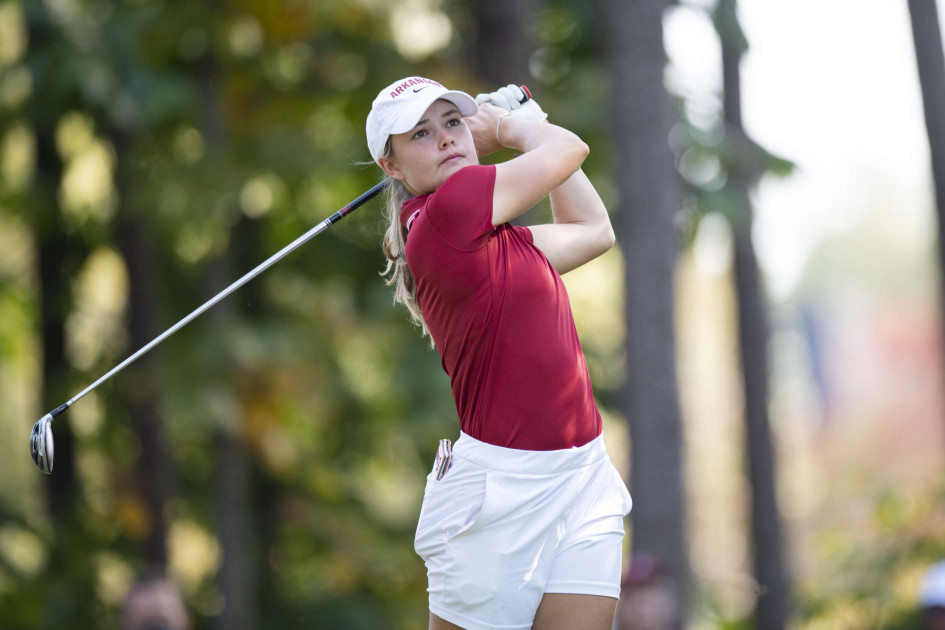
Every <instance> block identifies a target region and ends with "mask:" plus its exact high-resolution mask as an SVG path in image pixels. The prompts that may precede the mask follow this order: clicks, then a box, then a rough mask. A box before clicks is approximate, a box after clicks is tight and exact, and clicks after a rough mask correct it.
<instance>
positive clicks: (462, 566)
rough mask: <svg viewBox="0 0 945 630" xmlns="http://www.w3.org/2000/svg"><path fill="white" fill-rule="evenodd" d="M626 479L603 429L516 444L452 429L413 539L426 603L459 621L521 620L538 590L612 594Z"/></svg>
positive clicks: (510, 625)
mask: <svg viewBox="0 0 945 630" xmlns="http://www.w3.org/2000/svg"><path fill="white" fill-rule="evenodd" d="M630 506H631V500H630V494H629V493H628V492H627V488H626V486H625V485H624V483H623V480H622V479H621V478H620V475H619V474H618V473H617V470H616V469H615V468H614V466H613V464H612V463H611V461H610V458H609V457H608V456H607V452H606V450H605V449H604V439H603V436H599V437H598V438H596V439H595V440H593V441H591V442H589V443H587V444H585V445H583V446H580V447H575V448H570V449H562V450H557V451H523V450H516V449H510V448H503V447H500V446H493V445H491V444H486V443H485V442H480V441H479V440H476V439H475V438H472V437H470V436H469V435H466V434H465V433H463V434H461V435H460V439H459V440H458V441H457V442H456V445H455V446H454V447H453V455H452V463H451V466H450V468H449V469H448V471H447V472H446V474H445V475H444V476H443V477H442V479H440V480H437V479H436V474H435V471H434V472H431V473H430V475H429V476H428V477H427V485H426V489H425V490H424V495H423V507H422V509H421V510H420V520H419V522H418V524H417V535H416V539H415V541H414V548H415V549H416V551H417V553H418V554H419V555H420V557H421V558H423V561H424V563H425V564H426V566H427V576H428V579H429V588H428V589H427V590H428V591H429V593H430V611H431V612H433V613H434V614H435V615H437V616H438V617H440V618H442V619H445V620H446V621H449V622H451V623H454V624H456V625H458V626H460V627H462V628H466V629H467V630H498V629H502V630H506V629H508V630H513V629H514V630H528V629H529V628H531V626H532V622H533V621H534V618H535V612H536V611H537V609H538V605H539V604H540V603H541V598H542V596H543V595H544V594H545V593H577V594H586V595H602V596H606V597H614V598H617V597H619V595H620V578H621V561H622V556H623V554H622V548H621V547H622V540H623V536H624V523H623V519H624V516H626V515H627V514H628V513H629V512H630Z"/></svg>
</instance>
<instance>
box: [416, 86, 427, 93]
mask: <svg viewBox="0 0 945 630" xmlns="http://www.w3.org/2000/svg"><path fill="white" fill-rule="evenodd" d="M428 87H430V86H429V85H424V86H423V87H418V88H414V89H413V92H414V94H416V93H417V92H419V91H420V90H425V89H427V88H428Z"/></svg>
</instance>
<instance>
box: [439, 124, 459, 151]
mask: <svg viewBox="0 0 945 630" xmlns="http://www.w3.org/2000/svg"><path fill="white" fill-rule="evenodd" d="M437 134H438V136H437V144H438V145H439V147H440V148H441V149H445V148H446V147H448V146H450V145H451V144H453V143H454V142H455V141H454V140H453V136H452V135H451V134H450V133H449V132H448V131H446V130H445V129H440V130H439V131H438V132H437Z"/></svg>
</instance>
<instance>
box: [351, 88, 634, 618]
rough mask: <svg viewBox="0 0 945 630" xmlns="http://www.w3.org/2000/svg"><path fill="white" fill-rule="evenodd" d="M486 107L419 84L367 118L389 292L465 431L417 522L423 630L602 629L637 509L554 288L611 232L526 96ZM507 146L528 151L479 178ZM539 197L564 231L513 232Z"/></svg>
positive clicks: (435, 476)
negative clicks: (428, 347) (382, 189)
mask: <svg viewBox="0 0 945 630" xmlns="http://www.w3.org/2000/svg"><path fill="white" fill-rule="evenodd" d="M479 100H480V101H481V102H482V105H477V102H476V100H474V99H473V98H472V97H471V96H469V95H468V94H466V93H464V92H458V91H454V90H447V89H446V88H445V87H443V86H442V85H440V84H439V83H437V82H435V81H431V80H429V79H424V78H420V77H411V78H407V79H403V80H401V81H397V82H395V83H392V84H391V85H390V86H389V87H387V88H385V89H383V90H381V92H380V93H379V94H378V96H377V99H376V100H375V101H374V103H373V105H372V108H371V113H370V114H369V115H368V119H367V142H368V147H369V148H370V151H371V156H372V157H373V158H374V160H375V161H376V162H377V163H378V164H379V165H380V167H381V168H382V169H383V170H384V172H385V173H387V175H389V176H390V177H391V178H392V179H393V182H392V186H391V187H390V193H389V200H388V212H389V219H390V226H389V228H388V230H387V233H386V235H385V237H384V243H383V247H384V251H385V253H386V255H387V257H388V258H389V263H388V268H387V274H388V276H389V283H390V284H392V285H394V290H395V299H396V300H397V301H400V302H402V303H404V304H405V305H406V306H407V308H408V309H409V310H410V312H411V314H412V315H413V317H414V318H415V319H416V321H417V322H418V323H419V324H420V325H421V326H422V327H423V329H424V332H426V333H429V335H430V336H431V338H432V340H433V342H434V344H435V345H436V348H437V350H438V352H439V354H440V357H441V359H442V364H443V368H444V369H445V370H446V372H447V374H449V376H450V381H451V386H452V390H453V396H454V398H455V400H456V409H457V411H458V413H459V418H460V429H461V434H460V437H459V439H458V441H457V442H456V444H455V446H453V447H452V450H451V449H450V444H449V441H448V440H443V441H442V442H441V447H440V451H439V452H438V456H437V461H436V463H435V465H434V469H433V471H432V472H431V473H430V476H429V477H428V479H427V485H426V489H425V491H424V498H423V507H422V509H421V512H420V520H419V523H418V525H417V534H416V540H415V548H416V550H417V553H418V554H419V555H420V556H421V557H422V558H423V560H424V562H425V563H426V566H427V575H428V579H429V588H428V590H429V593H430V628H431V629H433V630H439V629H442V628H457V627H458V628H464V629H466V630H498V629H503V630H504V629H508V630H513V629H514V630H526V629H527V628H535V629H536V630H558V629H560V630H575V629H587V630H609V629H610V628H611V624H612V623H613V618H614V610H615V607H616V603H617V597H618V596H619V593H620V576H621V570H620V569H621V557H622V553H621V542H622V539H623V535H624V529H623V517H624V516H625V515H626V514H627V513H628V512H629V510H630V495H629V494H628V493H627V489H626V487H625V486H624V484H623V482H622V480H621V479H620V476H619V475H618V473H617V471H616V470H615V469H614V467H613V465H612V464H611V462H610V459H609V457H608V456H607V453H606V451H605V449H604V442H603V437H602V435H601V416H600V413H599V412H598V410H597V406H596V404H595V402H594V398H593V392H592V390H591V382H590V378H589V376H588V371H587V365H586V362H585V360H584V355H583V352H582V350H581V346H580V343H579V341H578V337H577V333H576V331H575V327H574V320H573V317H572V315H571V307H570V303H569V302H568V296H567V292H566V291H565V287H564V284H563V283H562V281H561V277H560V274H563V273H565V272H567V271H569V270H571V269H574V268H576V267H579V266H580V265H582V264H584V263H585V262H587V261H589V260H591V259H593V258H595V257H596V256H599V255H600V254H602V253H604V252H605V251H607V250H608V249H610V247H611V246H612V245H613V242H614V235H613V229H612V228H611V225H610V221H609V219H608V216H607V212H606V209H605V208H604V205H603V203H602V202H601V200H600V197H599V196H598V195H597V192H596V191H595V190H594V187H593V186H592V185H591V183H590V181H589V180H588V179H587V177H586V176H585V175H584V173H583V172H582V171H581V170H580V168H581V163H582V162H583V161H584V158H585V157H586V156H587V152H588V148H587V145H585V144H584V142H582V141H581V139H580V138H578V137H577V136H576V135H575V134H573V133H571V132H570V131H567V130H566V129H563V128H561V127H558V126H555V125H552V124H547V123H544V122H541V121H543V120H544V118H545V115H544V113H543V112H542V111H541V109H540V108H539V107H538V105H537V104H536V103H535V102H534V101H526V102H525V103H524V104H522V103H521V101H522V100H525V94H524V93H523V92H521V91H520V90H519V89H518V88H516V87H515V86H508V87H506V88H502V89H501V90H499V91H497V92H493V93H492V94H483V95H480V97H479ZM497 105H501V106H502V107H499V106H497ZM502 147H509V148H512V149H514V150H515V151H517V152H519V153H521V155H519V156H517V157H516V158H514V159H512V160H509V161H507V162H504V163H502V164H498V165H495V166H481V165H479V158H478V156H479V155H480V154H482V155H484V154H488V153H492V152H494V151H497V150H499V149H501V148H502ZM546 196H550V199H551V207H552V213H553V216H554V223H552V224H550V225H539V226H534V227H530V228H526V227H516V226H513V225H512V224H511V223H510V221H511V220H512V219H515V218H516V217H518V216H519V215H521V214H523V213H524V212H525V211H526V210H528V209H529V208H531V207H532V206H534V205H535V204H536V203H538V202H539V201H541V200H542V199H543V198H544V197H546Z"/></svg>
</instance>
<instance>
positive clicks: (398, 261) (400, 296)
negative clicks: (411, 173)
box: [381, 140, 433, 345]
mask: <svg viewBox="0 0 945 630" xmlns="http://www.w3.org/2000/svg"><path fill="white" fill-rule="evenodd" d="M390 146H391V145H390V141H389V140H388V143H387V147H386V151H385V152H384V156H385V157H391V155H392V154H393V150H392V149H391V148H390ZM412 196H413V195H412V194H411V193H410V191H409V190H407V187H406V186H404V183H403V182H401V181H399V180H396V179H391V181H390V185H389V186H388V187H387V190H386V192H385V193H384V217H385V218H386V219H387V231H386V232H384V239H383V240H382V241H381V249H382V250H383V251H384V255H385V256H386V257H387V267H386V268H385V269H384V271H383V272H381V275H382V276H384V277H385V281H386V283H387V286H389V287H390V286H393V287H394V302H395V303H400V304H403V305H404V306H406V307H407V310H408V311H409V312H410V319H411V320H413V323H414V324H416V325H417V326H419V327H420V328H421V330H422V331H423V334H424V335H427V336H429V335H430V330H429V329H428V328H427V325H426V322H424V321H423V313H422V312H421V311H420V302H418V301H417V285H416V284H415V283H414V280H413V274H412V273H411V272H410V267H408V266H407V247H406V246H407V229H406V228H405V227H404V226H403V225H401V224H400V210H401V207H402V206H403V205H404V202H405V201H407V200H408V199H410V198H411V197H412ZM430 343H431V345H432V344H433V338H432V337H430Z"/></svg>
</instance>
